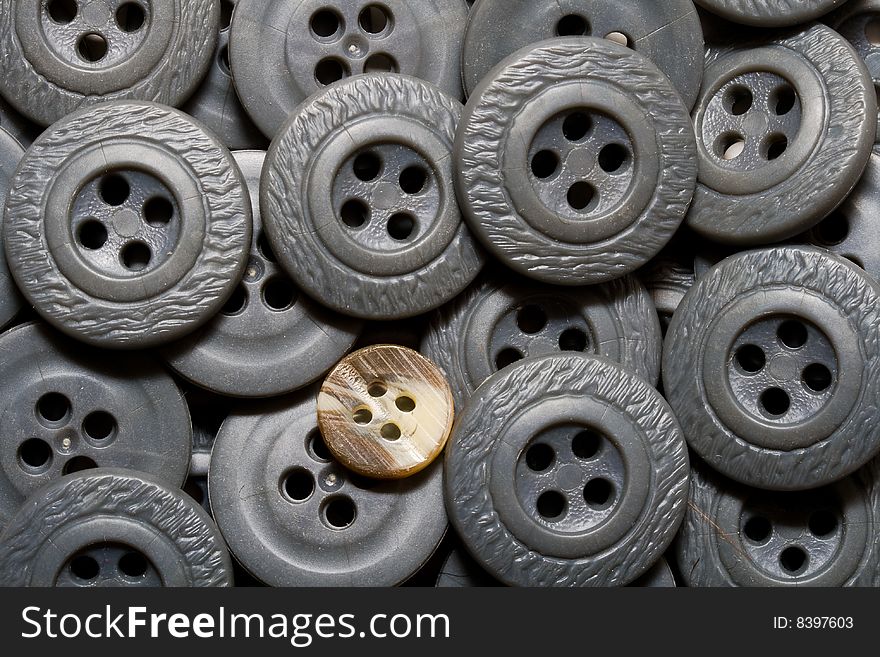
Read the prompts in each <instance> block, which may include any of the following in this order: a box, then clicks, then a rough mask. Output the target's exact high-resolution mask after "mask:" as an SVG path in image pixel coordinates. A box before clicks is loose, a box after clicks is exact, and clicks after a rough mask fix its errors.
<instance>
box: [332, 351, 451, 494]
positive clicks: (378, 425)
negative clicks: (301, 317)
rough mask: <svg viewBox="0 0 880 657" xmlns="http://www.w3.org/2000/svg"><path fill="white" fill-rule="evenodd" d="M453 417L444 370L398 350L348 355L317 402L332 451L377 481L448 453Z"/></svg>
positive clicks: (421, 466)
mask: <svg viewBox="0 0 880 657" xmlns="http://www.w3.org/2000/svg"><path fill="white" fill-rule="evenodd" d="M453 416H454V411H453V401H452V391H451V390H450V388H449V384H448V383H447V382H446V379H444V378H443V374H442V373H441V372H440V370H439V369H437V366H436V365H434V364H433V363H432V362H431V361H429V360H428V359H427V358H425V357H424V356H422V355H420V354H419V353H417V352H415V351H413V350H411V349H407V348H405V347H399V346H394V345H377V346H373V347H367V348H365V349H361V350H360V351H357V352H355V353H353V354H351V355H349V356H347V357H346V358H345V359H344V360H342V362H340V363H339V364H338V365H337V366H336V367H335V368H334V369H333V370H332V371H331V372H330V374H329V375H328V376H327V378H326V380H325V381H324V385H323V386H322V387H321V392H320V394H319V395H318V424H319V425H320V427H321V433H322V434H323V435H324V436H325V439H326V441H327V446H328V447H329V448H330V451H332V452H333V454H334V455H335V456H336V458H337V459H339V461H340V462H341V463H342V464H343V465H345V466H346V467H347V468H349V469H351V470H354V471H355V472H357V473H360V474H362V475H365V476H368V477H375V478H377V479H401V478H403V477H408V476H410V475H413V474H415V473H416V472H419V471H420V470H423V469H424V468H425V467H427V466H428V465H429V464H430V463H431V462H432V461H433V460H434V459H435V458H437V456H438V455H439V454H440V452H441V451H442V450H443V447H444V445H445V444H446V440H447V438H448V437H449V433H450V431H451V430H452V421H453Z"/></svg>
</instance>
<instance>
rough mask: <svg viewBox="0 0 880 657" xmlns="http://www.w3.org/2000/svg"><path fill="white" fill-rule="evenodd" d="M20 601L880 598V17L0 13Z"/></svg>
mask: <svg viewBox="0 0 880 657" xmlns="http://www.w3.org/2000/svg"><path fill="white" fill-rule="evenodd" d="M0 67H2V68H0V98H2V100H0V208H4V210H3V214H2V231H0V239H2V249H0V326H2V327H3V331H2V332H0V585H7V586H21V585H30V586H102V585H127V586H136V585H141V586H158V585H165V586H230V585H233V584H237V585H253V584H267V585H272V586H393V585H399V584H410V585H431V586H433V585H435V584H436V585H437V586H494V585H518V586H626V585H632V586H676V585H679V586H683V585H687V586H769V585H825V586H876V585H880V544H878V543H877V541H876V535H877V533H878V531H880V457H878V454H880V403H878V400H880V282H878V280H880V223H878V222H880V150H875V140H876V138H877V134H878V123H880V120H878V103H877V91H876V89H878V88H880V87H876V88H875V84H877V85H880V1H878V0H848V1H845V0H799V1H792V0H762V1H755V0H696V4H694V2H692V0H663V1H662V2H658V1H657V0H476V1H466V0H419V1H418V2H414V1H413V0H375V1H374V0H238V1H237V2H232V1H230V0H90V1H88V2H86V1H84V0H39V1H35V0H29V1H25V0H0Z"/></svg>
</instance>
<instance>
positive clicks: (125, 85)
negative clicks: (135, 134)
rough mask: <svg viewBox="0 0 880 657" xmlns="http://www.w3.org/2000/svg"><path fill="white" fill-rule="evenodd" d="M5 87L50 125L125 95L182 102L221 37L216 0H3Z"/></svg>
mask: <svg viewBox="0 0 880 657" xmlns="http://www.w3.org/2000/svg"><path fill="white" fill-rule="evenodd" d="M0 15H3V16H4V17H6V20H4V21H3V23H2V25H0V52H2V58H3V61H4V62H5V64H4V70H3V73H4V74H3V76H2V77H0V93H2V94H3V96H4V97H6V99H7V100H8V101H9V102H10V103H12V104H13V105H15V106H16V109H18V110H19V111H20V112H21V113H22V114H24V115H26V116H28V117H29V118H31V119H32V120H34V121H36V122H37V123H40V124H41V125H50V124H52V123H55V122H56V121H58V120H59V119H61V118H62V117H64V116H65V115H67V114H70V113H71V112H74V111H75V110H77V109H80V108H83V107H87V106H90V105H95V104H97V103H100V102H102V101H105V100H116V99H119V98H131V99H145V100H146V99H149V100H152V101H155V102H158V103H163V104H166V105H177V104H178V103H181V102H183V101H184V100H186V99H187V98H188V97H189V96H190V94H192V92H193V90H194V89H195V87H196V86H197V85H198V84H199V83H200V82H201V80H202V78H203V77H204V75H205V72H206V71H207V68H208V65H209V63H210V60H211V53H212V52H213V50H214V45H215V44H216V43H217V33H218V29H217V26H218V23H219V20H220V3H219V2H217V0H146V1H145V0H88V1H83V0H44V1H42V2H36V3H26V4H23V3H21V2H18V1H17V0H0Z"/></svg>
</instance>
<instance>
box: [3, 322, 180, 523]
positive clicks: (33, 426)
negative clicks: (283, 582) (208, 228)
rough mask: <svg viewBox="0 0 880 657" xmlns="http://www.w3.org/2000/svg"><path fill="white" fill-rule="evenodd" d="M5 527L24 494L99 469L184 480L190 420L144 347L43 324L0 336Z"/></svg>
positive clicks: (173, 386) (170, 482) (177, 482)
mask: <svg viewBox="0 0 880 657" xmlns="http://www.w3.org/2000/svg"><path fill="white" fill-rule="evenodd" d="M0 372H2V373H3V375H2V377H0V529H2V528H3V526H4V525H5V524H6V522H7V521H8V520H9V518H10V517H11V515H12V514H13V513H14V512H15V510H16V508H17V507H18V506H19V505H20V504H21V503H22V502H23V501H24V498H25V496H27V495H29V494H31V493H33V492H34V491H35V490H37V489H38V488H40V487H41V486H44V485H46V484H47V483H49V482H51V481H54V480H56V479H58V478H60V477H62V476H63V475H69V474H72V473H74V472H78V471H80V470H88V469H91V468H97V467H123V468H131V469H134V470H138V471H139V472H146V473H152V474H154V475H155V476H157V477H159V478H161V479H162V480H163V481H165V482H166V483H167V484H168V485H169V486H180V485H181V484H182V483H183V481H184V479H185V477H186V473H187V470H188V469H189V463H190V455H191V451H192V444H191V441H192V425H191V422H190V415H189V411H188V410H187V406H186V403H185V402H184V400H183V395H182V394H181V393H180V390H179V389H178V387H177V385H176V384H175V383H174V380H173V379H172V378H171V377H170V376H169V375H168V374H167V373H166V372H165V370H164V369H163V368H162V366H161V365H160V364H159V363H157V362H155V361H154V360H151V359H150V358H148V357H145V356H143V355H141V354H135V353H132V354H121V355H119V354H113V355H111V356H109V357H108V356H107V354H105V353H103V352H98V351H97V350H93V349H90V348H88V347H84V346H83V345H79V344H76V343H75V342H73V341H72V340H69V339H67V338H65V337H64V336H63V335H60V334H58V333H56V332H55V331H53V330H52V329H50V328H49V327H47V326H46V325H44V324H42V323H31V324H24V325H22V326H17V327H15V328H13V329H10V330H9V331H7V332H5V333H3V334H2V336H0Z"/></svg>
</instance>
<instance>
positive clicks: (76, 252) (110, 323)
mask: <svg viewBox="0 0 880 657" xmlns="http://www.w3.org/2000/svg"><path fill="white" fill-rule="evenodd" d="M70 135H76V139H71V138H70ZM3 224H4V225H3V230H4V240H5V242H6V246H7V256H8V263H9V269H10V270H11V271H12V274H13V276H15V278H16V282H17V283H18V285H19V287H20V288H21V291H22V292H23V293H24V295H25V297H26V298H27V300H28V301H30V302H31V304H33V306H34V307H35V308H36V309H37V311H38V312H39V313H40V314H41V315H42V316H43V317H44V318H45V319H46V320H47V321H48V322H50V323H51V324H53V325H54V326H56V327H57V328H59V329H61V330H62V331H65V332H66V333H69V334H71V335H73V336H74V337H76V338H77V339H79V340H82V341H84V342H89V343H93V344H97V345H100V346H102V347H109V348H120V349H125V348H128V349H143V348H146V347H152V346H156V345H158V344H162V343H166V342H170V341H172V340H174V339H177V338H180V337H182V336H183V335H185V334H187V333H190V332H192V331H193V330H195V329H196V328H197V327H198V326H200V325H201V324H203V323H205V322H206V321H208V320H209V319H210V318H211V317H212V316H213V315H214V314H215V313H217V312H218V311H219V310H220V309H221V308H222V307H223V305H224V303H225V302H226V300H227V299H228V297H229V296H230V295H231V294H232V292H233V290H234V289H235V287H236V284H237V282H238V280H239V279H240V277H241V274H242V273H243V272H244V269H245V265H246V261H247V260H246V256H247V252H248V246H249V245H250V240H251V229H252V225H251V207H250V203H249V202H248V194H247V189H246V188H245V183H244V180H243V178H242V174H241V171H240V170H239V168H238V166H237V165H236V164H235V161H234V160H233V159H232V156H231V155H230V153H229V151H227V150H226V149H225V148H224V147H223V145H222V144H220V142H219V141H218V140H217V138H216V137H214V136H213V135H212V134H210V133H208V132H207V131H205V130H204V129H203V128H202V127H201V125H200V124H198V123H197V122H195V121H194V120H193V119H191V118H189V117H187V116H186V115H185V114H183V113H182V112H178V111H177V110H174V109H172V108H170V107H165V106H162V105H157V104H156V103H146V102H134V101H117V102H113V103H105V104H102V105H98V106H96V107H91V108H87V109H84V110H81V111H79V112H74V113H73V114H71V115H69V116H67V117H65V118H64V119H62V120H61V121H59V122H58V123H56V124H55V125H53V126H52V128H50V129H49V130H47V131H46V132H45V133H43V134H42V135H41V136H40V137H39V138H38V139H37V140H36V141H35V142H34V144H33V145H32V146H31V147H30V148H29V149H28V151H27V152H26V153H25V156H24V158H23V159H22V161H21V165H20V167H19V168H18V170H17V173H16V176H15V178H13V182H12V186H11V187H10V191H9V194H8V196H7V200H6V216H5V219H4V222H3Z"/></svg>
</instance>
